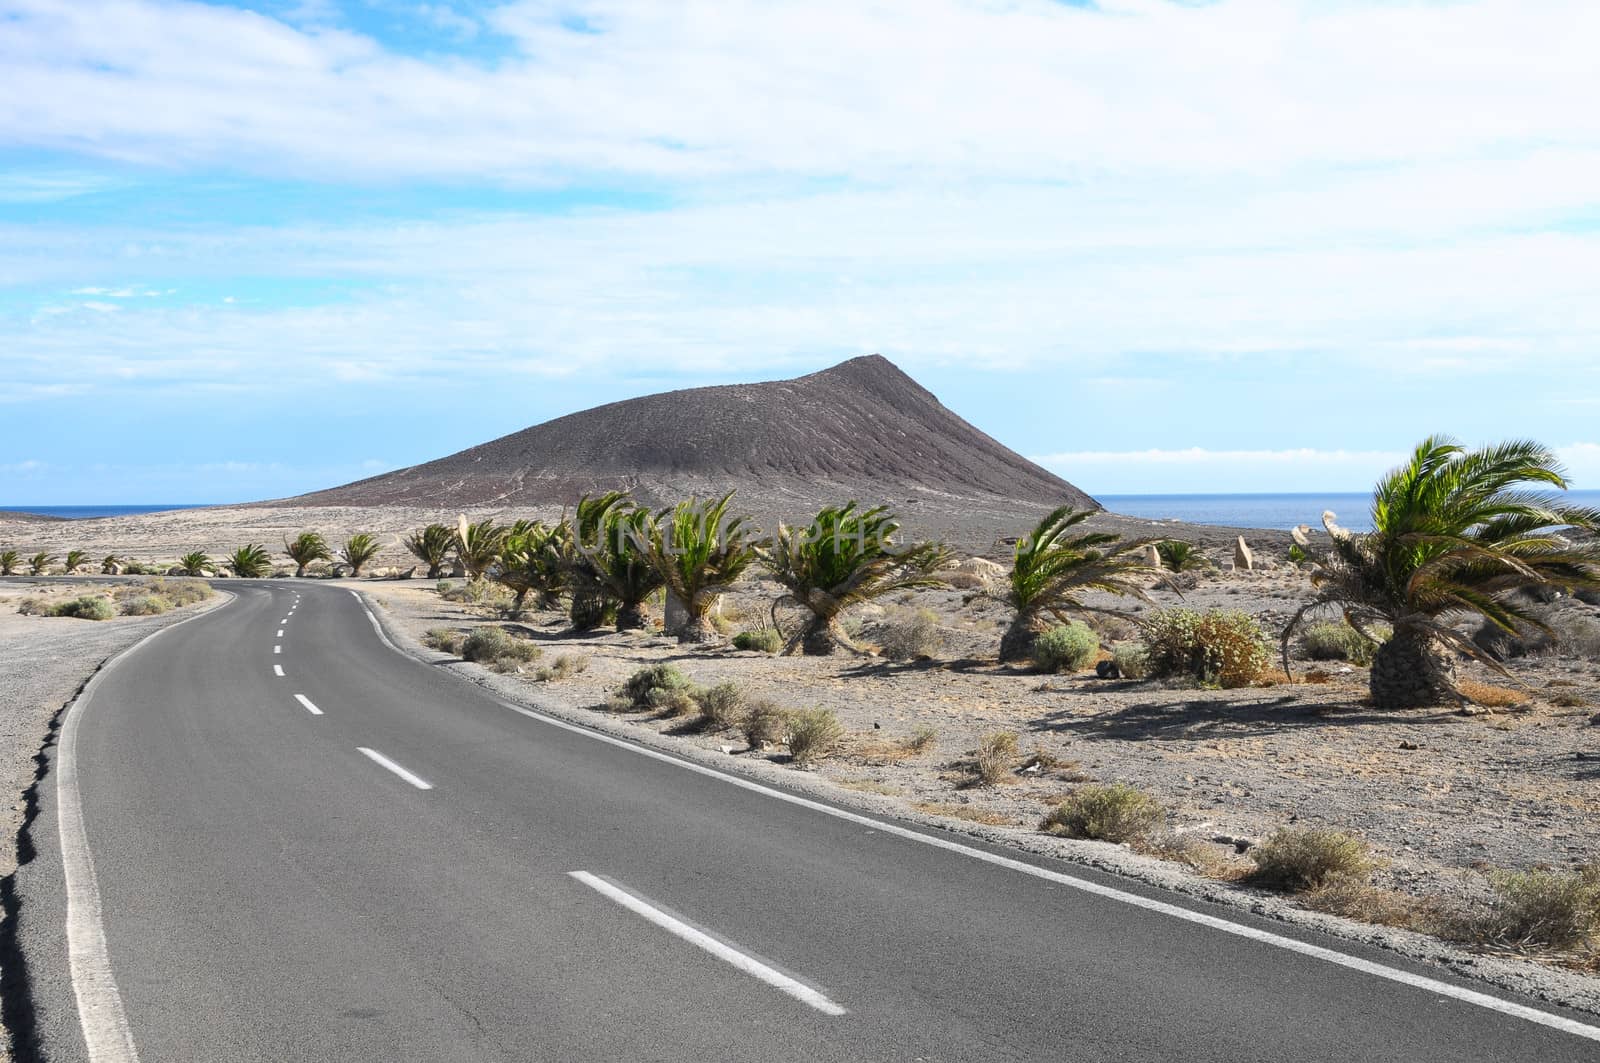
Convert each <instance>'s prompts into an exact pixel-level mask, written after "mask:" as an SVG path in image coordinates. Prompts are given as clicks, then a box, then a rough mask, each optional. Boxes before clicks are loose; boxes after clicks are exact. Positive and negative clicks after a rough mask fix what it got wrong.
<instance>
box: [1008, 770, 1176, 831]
mask: <svg viewBox="0 0 1600 1063" xmlns="http://www.w3.org/2000/svg"><path fill="white" fill-rule="evenodd" d="M1164 816H1165V812H1164V811H1163V809H1162V807H1161V804H1160V802H1158V801H1157V800H1156V799H1155V798H1153V797H1151V796H1150V795H1149V794H1147V793H1145V792H1144V791H1143V790H1139V789H1137V788H1135V787H1132V786H1129V785H1127V784H1126V783H1120V782H1118V783H1112V784H1111V785H1109V786H1098V785H1094V786H1083V787H1080V788H1078V789H1077V790H1075V791H1074V792H1073V793H1072V794H1071V795H1070V796H1069V797H1068V798H1067V799H1066V800H1065V801H1063V802H1061V804H1059V805H1057V806H1056V807H1055V808H1054V809H1052V810H1051V811H1050V813H1049V814H1048V815H1047V816H1045V817H1044V822H1042V823H1041V824H1040V825H1039V829H1041V830H1044V831H1047V832H1049V833H1051V834H1059V835H1063V836H1065V837H1068V838H1090V839H1093V840H1095V841H1103V842H1128V841H1133V840H1135V839H1137V838H1141V837H1143V836H1144V835H1146V834H1149V833H1150V832H1151V831H1152V830H1154V829H1155V828H1156V827H1157V826H1158V825H1159V824H1160V823H1161V820H1162V818H1163V817H1164Z"/></svg>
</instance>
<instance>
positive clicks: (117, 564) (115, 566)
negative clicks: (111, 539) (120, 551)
mask: <svg viewBox="0 0 1600 1063" xmlns="http://www.w3.org/2000/svg"><path fill="white" fill-rule="evenodd" d="M124 563H125V560H124V559H123V558H120V557H118V556H117V555H116V554H107V555H106V556H105V557H102V558H101V559H100V574H101V575H102V576H115V575H116V574H117V573H118V572H119V571H120V570H121V569H122V566H123V564H124Z"/></svg>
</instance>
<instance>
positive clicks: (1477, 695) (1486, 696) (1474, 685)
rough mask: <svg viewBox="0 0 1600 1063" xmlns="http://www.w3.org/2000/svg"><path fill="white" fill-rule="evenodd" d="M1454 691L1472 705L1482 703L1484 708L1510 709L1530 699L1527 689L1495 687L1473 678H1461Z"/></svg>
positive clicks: (1524, 703)
mask: <svg viewBox="0 0 1600 1063" xmlns="http://www.w3.org/2000/svg"><path fill="white" fill-rule="evenodd" d="M1456 692H1457V693H1458V694H1460V695H1461V696H1462V697H1464V698H1466V699H1467V700H1468V701H1470V702H1472V703H1473V704H1474V705H1482V706H1483V707H1484V708H1486V709H1511V708H1516V707H1517V706H1519V705H1526V704H1527V703H1528V702H1529V701H1530V700H1532V696H1531V695H1530V694H1529V693H1528V692H1527V691H1523V690H1512V689H1511V688H1509V687H1497V686H1495V685H1493V684H1492V683H1480V682H1478V681H1477V680H1475V679H1463V680H1461V681H1460V682H1458V683H1457V684H1456Z"/></svg>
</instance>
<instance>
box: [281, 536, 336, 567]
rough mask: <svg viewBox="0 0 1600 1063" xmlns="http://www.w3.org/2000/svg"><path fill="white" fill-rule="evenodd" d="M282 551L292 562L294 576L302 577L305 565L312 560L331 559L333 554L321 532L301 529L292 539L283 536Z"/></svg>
mask: <svg viewBox="0 0 1600 1063" xmlns="http://www.w3.org/2000/svg"><path fill="white" fill-rule="evenodd" d="M283 552H284V553H286V554H288V555H289V560H290V561H293V562H294V574H295V576H296V577H304V576H305V574H306V566H307V565H309V564H311V563H312V562H313V561H332V560H333V554H331V553H329V552H328V540H326V539H324V538H323V537H322V533H321V532H314V531H303V532H301V533H300V534H299V535H296V536H295V537H294V539H292V540H291V539H288V538H285V539H284V540H283Z"/></svg>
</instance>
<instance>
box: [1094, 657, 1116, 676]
mask: <svg viewBox="0 0 1600 1063" xmlns="http://www.w3.org/2000/svg"><path fill="white" fill-rule="evenodd" d="M1094 674H1095V677H1096V678H1098V679H1121V678H1122V669H1121V668H1118V667H1117V662H1116V661H1101V662H1099V663H1098V664H1096V665H1095V666H1094Z"/></svg>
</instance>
